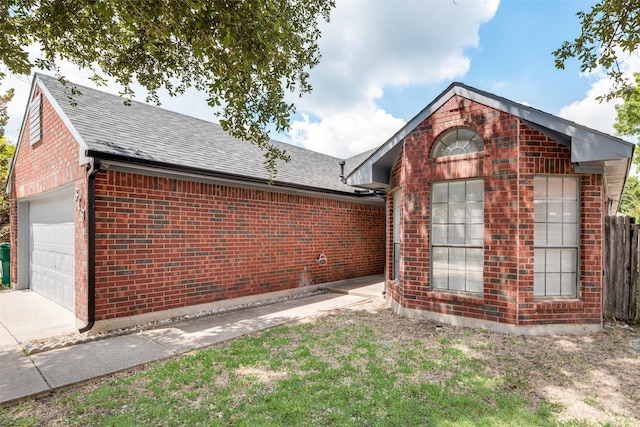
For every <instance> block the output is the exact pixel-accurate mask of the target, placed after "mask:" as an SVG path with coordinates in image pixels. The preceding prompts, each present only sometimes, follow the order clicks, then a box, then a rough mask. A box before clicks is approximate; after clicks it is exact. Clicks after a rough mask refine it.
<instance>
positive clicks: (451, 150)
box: [431, 128, 484, 157]
mask: <svg viewBox="0 0 640 427" xmlns="http://www.w3.org/2000/svg"><path fill="white" fill-rule="evenodd" d="M480 151H484V143H483V142H482V138H480V135H478V134H477V133H475V132H474V131H472V130H471V129H468V128H457V129H452V130H450V131H449V132H447V133H445V134H444V135H442V136H441V137H440V138H438V139H436V142H435V144H434V145H433V150H432V152H431V157H447V156H458V155H461V154H469V153H478V152H480Z"/></svg>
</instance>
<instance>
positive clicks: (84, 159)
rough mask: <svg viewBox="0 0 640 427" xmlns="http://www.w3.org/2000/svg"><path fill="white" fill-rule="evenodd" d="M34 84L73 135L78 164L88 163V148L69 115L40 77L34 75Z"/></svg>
mask: <svg viewBox="0 0 640 427" xmlns="http://www.w3.org/2000/svg"><path fill="white" fill-rule="evenodd" d="M36 84H37V85H38V87H39V88H40V89H41V90H42V92H43V93H44V94H45V96H46V97H47V99H48V100H49V102H50V103H51V106H52V107H53V109H54V111H55V112H56V113H57V114H58V117H60V120H62V123H64V125H65V127H66V128H67V130H68V131H69V133H71V136H73V138H74V139H75V140H76V142H77V143H78V150H79V151H78V160H79V162H78V164H80V165H86V164H87V163H90V162H91V158H89V157H87V156H86V155H85V153H86V152H87V150H88V149H89V148H88V147H87V144H86V143H85V142H84V140H83V139H82V137H81V136H80V133H79V132H78V130H77V129H76V128H75V126H73V124H72V123H71V120H69V117H68V116H67V115H66V114H65V112H64V110H63V109H62V107H61V106H60V104H58V102H57V101H56V99H55V98H54V97H53V95H51V92H49V89H47V86H46V85H45V84H44V83H43V82H42V81H41V80H40V79H38V76H37V75H36ZM74 108H75V107H74Z"/></svg>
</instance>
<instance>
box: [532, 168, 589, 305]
mask: <svg viewBox="0 0 640 427" xmlns="http://www.w3.org/2000/svg"><path fill="white" fill-rule="evenodd" d="M536 177H543V178H545V180H546V183H547V190H546V196H545V200H547V201H548V200H549V194H548V188H549V187H548V180H549V178H562V180H563V182H564V179H566V178H571V179H574V180H575V182H576V194H575V196H576V229H575V233H576V243H575V244H571V245H548V244H547V245H537V244H536V240H535V224H537V222H536V221H535V203H534V210H533V214H534V220H533V224H534V238H533V263H534V266H533V268H532V272H533V291H532V293H533V298H534V300H535V301H550V300H559V299H564V300H567V299H579V298H580V295H581V294H580V276H581V264H580V255H581V242H580V232H581V228H582V224H581V218H582V212H581V198H580V196H581V188H580V184H581V181H580V176H578V175H556V174H535V175H534V182H535V178H536ZM534 192H535V185H534ZM535 200H536V197H535V195H534V196H533V201H535ZM547 214H548V211H547ZM545 224H549V221H548V220H547V221H546V222H545ZM538 249H541V250H544V251H545V254H546V251H547V250H562V249H572V250H575V256H576V259H575V263H576V271H575V282H574V283H573V289H574V292H573V293H572V294H571V295H547V294H546V285H545V294H544V295H536V289H535V284H536V279H535V273H536V270H535V263H536V258H535V254H536V250H538ZM560 273H562V272H560ZM545 274H546V267H545ZM545 283H546V280H545ZM560 291H562V283H561V284H560Z"/></svg>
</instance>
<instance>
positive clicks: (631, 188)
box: [613, 73, 640, 224]
mask: <svg viewBox="0 0 640 427" xmlns="http://www.w3.org/2000/svg"><path fill="white" fill-rule="evenodd" d="M634 79H635V85H634V86H632V87H631V88H630V90H628V91H627V92H625V94H624V96H623V98H622V99H623V101H624V102H623V103H622V104H620V105H616V111H617V112H618V116H617V117H616V122H615V123H614V125H613V126H614V128H615V129H616V132H618V133H619V134H620V135H627V136H634V135H635V136H639V135H640V73H635V74H634ZM633 163H635V164H636V165H640V150H638V149H637V148H636V150H635V153H634V155H633ZM620 212H622V213H623V214H625V215H629V216H631V217H634V218H635V220H636V223H637V224H640V180H639V179H638V177H636V176H629V177H627V182H625V185H624V191H623V193H622V200H621V201H620Z"/></svg>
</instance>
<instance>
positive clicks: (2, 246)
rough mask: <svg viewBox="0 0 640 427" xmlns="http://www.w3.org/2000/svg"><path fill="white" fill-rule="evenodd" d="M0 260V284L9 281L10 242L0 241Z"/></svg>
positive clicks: (5, 283)
mask: <svg viewBox="0 0 640 427" xmlns="http://www.w3.org/2000/svg"><path fill="white" fill-rule="evenodd" d="M0 261H2V284H3V285H8V284H10V283H11V275H10V272H11V262H10V261H11V243H0Z"/></svg>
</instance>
